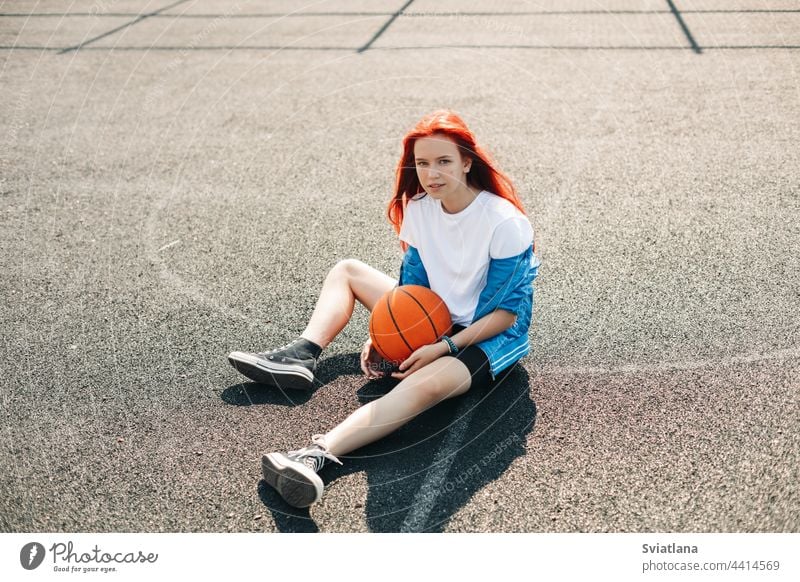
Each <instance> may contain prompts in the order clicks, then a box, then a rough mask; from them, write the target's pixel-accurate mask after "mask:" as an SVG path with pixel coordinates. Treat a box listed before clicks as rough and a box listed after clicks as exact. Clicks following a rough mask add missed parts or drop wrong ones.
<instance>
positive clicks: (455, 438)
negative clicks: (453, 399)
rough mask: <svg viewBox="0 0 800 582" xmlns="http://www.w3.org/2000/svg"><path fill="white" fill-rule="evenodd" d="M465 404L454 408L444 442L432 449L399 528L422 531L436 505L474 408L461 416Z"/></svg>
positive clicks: (406, 530)
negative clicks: (430, 459)
mask: <svg viewBox="0 0 800 582" xmlns="http://www.w3.org/2000/svg"><path fill="white" fill-rule="evenodd" d="M465 406H466V400H464V401H462V404H461V406H459V408H458V410H457V411H456V416H457V417H458V420H457V421H456V422H455V424H454V425H453V427H452V428H451V429H450V432H449V433H448V434H447V439H446V440H445V442H444V444H443V445H442V446H441V447H440V448H439V450H438V451H437V452H436V457H435V458H434V460H433V463H432V464H431V468H430V469H429V470H428V474H427V476H426V477H425V481H424V482H423V483H422V485H421V486H420V488H419V491H417V494H416V495H415V496H414V500H413V501H412V502H411V511H409V513H408V515H407V516H406V519H405V521H403V525H402V526H401V527H400V531H401V532H403V533H408V532H412V533H413V532H422V531H425V525H426V524H427V523H428V517H430V514H431V511H433V508H434V507H436V500H437V499H438V498H439V493H440V492H441V491H442V488H443V487H444V484H445V481H444V480H445V477H447V473H449V472H450V467H451V466H452V465H453V461H454V460H455V458H456V452H457V451H458V450H459V448H460V447H461V443H462V442H463V441H464V435H465V434H466V432H467V427H468V426H469V421H470V420H471V419H472V415H473V414H474V411H475V408H476V407H472V408H471V409H470V410H469V411H468V412H467V413H466V414H464V415H463V416H462V415H461V412H462V410H463V409H464V408H465Z"/></svg>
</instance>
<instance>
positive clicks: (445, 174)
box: [414, 135, 472, 198]
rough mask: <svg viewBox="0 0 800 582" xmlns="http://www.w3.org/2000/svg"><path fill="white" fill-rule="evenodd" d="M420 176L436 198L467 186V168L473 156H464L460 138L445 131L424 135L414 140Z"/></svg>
mask: <svg viewBox="0 0 800 582" xmlns="http://www.w3.org/2000/svg"><path fill="white" fill-rule="evenodd" d="M414 163H415V165H416V167H417V178H419V182H420V184H422V187H423V188H424V189H425V192H427V193H428V194H430V195H431V196H433V197H434V198H447V197H448V196H449V195H451V194H453V193H455V192H459V191H462V189H465V188H467V172H469V168H470V166H471V165H472V160H471V159H469V158H466V157H464V158H462V157H461V153H460V152H459V151H458V146H457V145H456V142H455V141H453V140H452V139H451V138H449V137H447V136H445V135H433V136H431V137H421V138H419V139H418V140H417V141H415V142H414Z"/></svg>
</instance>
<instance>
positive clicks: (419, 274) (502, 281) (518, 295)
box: [399, 247, 539, 380]
mask: <svg viewBox="0 0 800 582" xmlns="http://www.w3.org/2000/svg"><path fill="white" fill-rule="evenodd" d="M538 271H539V260H538V259H537V257H536V255H535V254H534V252H533V249H531V248H530V247H528V249H527V250H525V251H524V252H522V253H520V254H519V255H517V256H515V257H508V258H506V259H490V261H489V271H488V273H487V278H486V286H485V287H484V288H483V290H482V291H481V294H480V296H479V298H478V305H477V307H476V308H475V315H474V317H473V318H472V321H473V322H475V321H478V320H479V319H481V318H482V317H484V316H485V315H488V314H489V313H491V312H492V311H494V310H495V309H503V310H505V311H510V312H511V313H513V314H515V315H516V316H517V319H516V321H514V324H513V325H512V326H511V327H509V328H508V329H507V330H505V331H503V332H501V333H499V334H497V335H496V336H494V337H491V338H489V339H485V340H483V341H481V342H478V343H477V344H476V345H477V346H478V347H479V348H481V349H482V350H483V351H484V352H485V353H486V356H487V357H488V359H489V367H490V369H491V374H492V379H493V380H494V379H495V378H496V377H497V374H499V373H500V372H502V371H503V370H505V369H506V368H508V367H509V366H511V365H512V364H514V363H515V362H517V361H518V360H519V359H520V358H522V357H523V356H525V355H526V354H527V353H528V352H529V351H530V341H529V340H528V329H529V328H530V325H531V315H532V313H533V280H534V279H535V278H536V275H537V273H538ZM399 285H422V286H424V287H428V288H430V283H429V282H428V274H427V272H426V271H425V266H424V265H423V264H422V258H421V257H420V256H419V252H418V251H417V249H415V248H414V247H408V250H407V251H406V254H405V256H404V257H403V263H402V265H401V267H400V280H399Z"/></svg>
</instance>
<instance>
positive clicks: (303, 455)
mask: <svg viewBox="0 0 800 582" xmlns="http://www.w3.org/2000/svg"><path fill="white" fill-rule="evenodd" d="M323 438H324V436H323V435H321V434H315V435H314V436H312V437H311V442H312V443H313V444H312V445H311V446H308V447H303V448H302V449H300V450H298V451H289V452H288V453H287V456H288V457H289V458H290V459H292V460H293V461H299V462H300V463H303V464H305V465H307V466H308V467H310V468H311V469H313V470H314V472H317V471H319V470H320V469H322V467H324V466H325V460H326V459H327V460H328V461H333V462H334V463H339V464H340V465H342V464H343V463H342V462H341V461H340V460H339V459H337V458H336V457H334V456H333V455H332V454H331V453H329V452H328V447H327V446H326V445H325V441H324V440H323Z"/></svg>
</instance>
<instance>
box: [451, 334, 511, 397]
mask: <svg viewBox="0 0 800 582" xmlns="http://www.w3.org/2000/svg"><path fill="white" fill-rule="evenodd" d="M462 329H465V328H464V326H463V325H454V326H453V329H452V331H451V332H450V335H455V334H457V333H458V332H460V331H461V330H462ZM451 357H454V358H456V359H457V360H461V361H462V362H463V363H464V365H465V366H466V367H467V369H468V370H469V374H470V376H472V384H471V385H470V390H472V389H474V388H481V389H482V388H488V387H491V386H492V385H493V384H497V383H498V382H502V381H503V380H504V379H505V377H506V376H507V375H508V374H509V373H510V372H511V370H513V369H514V365H511V366H509V367H508V368H506V369H505V370H503V371H502V372H500V373H499V374H498V375H497V378H495V379H494V380H492V369H491V366H490V365H489V358H488V356H487V355H486V352H484V351H483V350H482V349H480V348H479V347H478V346H476V345H471V346H467V347H465V348H464V349H463V350H459V351H458V353H457V354H456V355H455V356H451Z"/></svg>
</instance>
